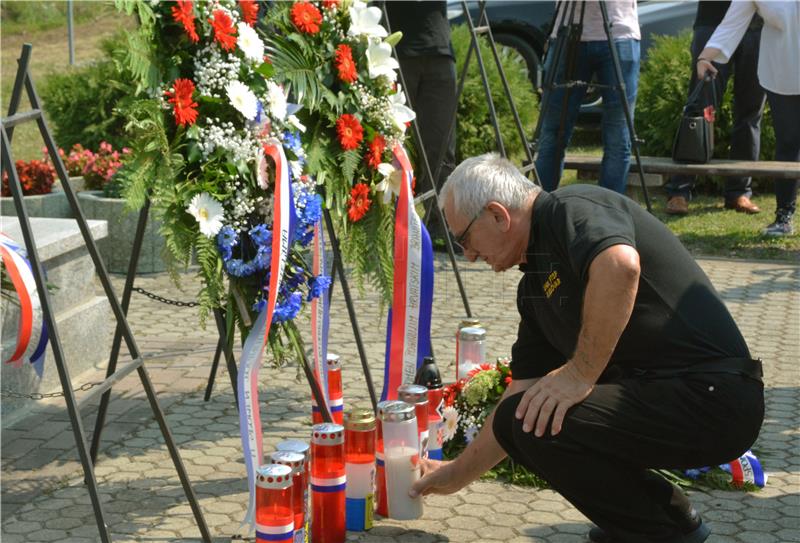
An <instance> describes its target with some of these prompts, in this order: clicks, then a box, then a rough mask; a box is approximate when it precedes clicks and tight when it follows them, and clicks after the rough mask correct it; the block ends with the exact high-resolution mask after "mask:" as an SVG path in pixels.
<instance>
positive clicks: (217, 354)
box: [203, 337, 224, 402]
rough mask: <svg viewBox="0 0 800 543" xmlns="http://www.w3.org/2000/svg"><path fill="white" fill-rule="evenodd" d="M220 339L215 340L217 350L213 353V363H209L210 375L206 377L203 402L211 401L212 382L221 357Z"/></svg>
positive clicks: (221, 346) (221, 345)
mask: <svg viewBox="0 0 800 543" xmlns="http://www.w3.org/2000/svg"><path fill="white" fill-rule="evenodd" d="M223 348H224V346H223V344H222V337H220V338H219V339H218V340H217V350H216V351H214V361H213V362H212V363H211V373H210V374H209V375H208V384H207V385H206V393H205V394H204V395H203V401H206V402H207V401H208V400H210V399H211V391H212V390H213V389H214V380H215V379H216V377H217V368H218V367H219V357H220V356H221V355H222V349H223Z"/></svg>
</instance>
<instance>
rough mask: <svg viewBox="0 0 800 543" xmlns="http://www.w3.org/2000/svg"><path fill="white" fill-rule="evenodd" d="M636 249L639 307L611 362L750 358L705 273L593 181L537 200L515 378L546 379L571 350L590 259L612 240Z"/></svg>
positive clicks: (665, 364) (646, 218)
mask: <svg viewBox="0 0 800 543" xmlns="http://www.w3.org/2000/svg"><path fill="white" fill-rule="evenodd" d="M619 244H624V245H630V246H631V247H634V248H635V249H636V250H637V251H638V253H639V261H640V265H641V274H640V278H639V289H638V292H637V294H636V300H635V303H634V308H633V313H632V315H631V318H630V321H629V322H628V325H627V327H626V328H625V330H624V331H623V333H622V336H621V337H620V339H619V343H618V344H617V347H616V349H615V350H614V353H613V354H612V356H611V360H610V362H609V367H611V366H613V365H615V364H619V365H621V366H625V367H630V368H662V369H663V368H672V367H686V366H690V365H692V364H694V363H697V362H703V361H709V360H714V359H719V358H728V357H749V356H750V354H749V351H748V349H747V344H746V343H745V341H744V338H743V337H742V334H741V333H740V332H739V329H738V327H737V326H736V323H735V322H734V320H733V317H731V315H730V313H729V312H728V310H727V308H726V307H725V304H724V303H723V302H722V299H721V298H720V296H719V294H718V293H717V292H716V290H714V287H713V286H712V285H711V282H710V281H709V279H708V277H707V276H706V274H705V273H704V272H703V270H701V269H700V267H699V266H698V265H697V263H696V262H695V261H694V259H693V258H692V256H691V255H690V254H689V252H688V251H687V250H686V249H685V248H684V247H683V245H681V243H680V242H679V241H678V239H677V238H676V237H675V236H674V235H673V234H672V233H671V232H670V231H669V230H668V229H667V227H666V226H664V225H663V224H661V222H659V221H658V220H657V219H656V218H655V217H653V216H652V215H650V214H649V213H647V211H645V210H643V209H642V208H641V207H639V205H637V204H636V203H635V202H633V201H632V200H630V199H628V198H626V197H624V196H621V195H619V194H617V193H615V192H612V191H610V190H606V189H603V188H600V187H596V186H592V185H570V186H567V187H564V188H560V189H558V190H556V191H554V192H552V193H549V194H548V193H545V192H542V193H540V194H539V195H538V197H537V198H536V201H535V202H534V205H533V220H532V221H531V233H530V242H529V244H528V249H527V263H526V264H523V265H521V266H520V270H521V271H523V272H524V276H523V278H522V280H520V282H519V288H518V291H517V307H518V309H519V313H520V316H521V318H522V319H521V322H520V325H519V332H518V335H517V341H516V343H515V344H514V346H513V348H512V351H511V352H512V363H511V367H512V371H513V376H514V378H515V379H526V378H530V377H540V376H542V375H545V374H547V373H548V372H550V371H551V370H553V369H555V368H557V367H559V366H561V365H563V364H564V363H565V362H566V361H567V360H568V359H569V358H570V357H571V356H572V354H573V353H574V351H575V347H576V344H577V340H578V333H579V331H580V328H581V310H582V305H583V295H584V291H585V289H586V283H587V281H588V275H589V265H590V264H591V263H592V260H593V259H594V257H596V256H597V255H598V254H599V253H600V252H602V251H603V250H605V249H607V248H609V247H611V246H613V245H619Z"/></svg>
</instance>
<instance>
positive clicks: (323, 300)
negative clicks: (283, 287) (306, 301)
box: [311, 219, 331, 411]
mask: <svg viewBox="0 0 800 543" xmlns="http://www.w3.org/2000/svg"><path fill="white" fill-rule="evenodd" d="M326 269H327V268H326V263H325V234H324V231H323V228H322V220H321V219H320V221H319V222H318V223H317V224H316V225H315V226H314V260H313V264H312V271H313V274H314V277H319V276H320V275H323V274H325V271H326ZM329 324H330V298H329V297H328V294H327V292H323V293H322V294H320V295H319V296H317V297H316V298H314V299H313V300H311V339H312V342H313V344H314V376H315V377H316V378H317V382H318V384H319V388H320V390H321V391H322V397H323V399H324V401H325V405H326V407H328V410H329V411H330V401H331V399H330V397H329V393H330V392H329V390H328V327H329Z"/></svg>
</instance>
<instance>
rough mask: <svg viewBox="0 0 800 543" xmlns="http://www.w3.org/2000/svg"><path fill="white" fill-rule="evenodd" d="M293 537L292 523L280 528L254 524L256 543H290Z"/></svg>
mask: <svg viewBox="0 0 800 543" xmlns="http://www.w3.org/2000/svg"><path fill="white" fill-rule="evenodd" d="M293 536H294V522H291V523H289V524H284V525H282V526H269V525H266V524H256V542H257V543H259V542H265V543H269V542H275V541H288V542H291V541H292V538H293Z"/></svg>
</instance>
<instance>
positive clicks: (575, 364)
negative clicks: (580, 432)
mask: <svg viewBox="0 0 800 543" xmlns="http://www.w3.org/2000/svg"><path fill="white" fill-rule="evenodd" d="M640 271H641V270H640V267H639V253H638V252H636V249H634V248H633V247H631V246H629V245H613V246H611V247H609V248H608V249H606V250H604V251H603V252H601V253H600V254H598V255H597V256H596V257H595V258H594V260H592V263H591V264H590V265H589V280H588V282H587V284H586V293H585V295H584V299H583V314H582V319H581V330H580V333H579V335H578V343H577V345H576V348H575V353H574V354H573V355H572V358H570V359H569V360H568V361H567V362H566V364H564V365H563V366H561V367H560V368H558V369H556V370H553V371H551V372H550V373H548V374H547V375H545V376H544V377H542V378H541V379H540V380H539V381H538V382H537V383H536V384H535V385H534V386H532V387H530V388H529V389H528V390H527V391H526V392H525V394H524V395H523V396H522V399H521V400H520V402H519V406H518V407H517V411H516V416H517V418H518V419H523V418H524V421H523V425H522V429H523V431H525V432H530V431H531V430H533V429H534V428H535V430H536V431H535V435H536V436H538V437H541V436H543V435H544V432H545V430H546V429H547V424H548V422H549V421H550V418H551V416H552V418H553V423H552V427H551V434H552V435H556V434H558V433H559V432H560V431H561V426H562V423H563V422H564V416H565V415H566V412H567V410H568V409H569V408H570V407H572V406H573V405H575V404H577V403H580V402H582V401H583V400H585V399H586V397H587V396H588V395H589V394H590V393H591V392H592V389H593V388H594V384H595V383H596V382H597V379H599V378H600V375H601V374H602V373H603V370H605V368H606V366H607V365H608V361H609V359H610V358H611V354H612V353H613V352H614V349H615V348H616V346H617V342H618V341H619V337H620V336H621V335H622V332H623V331H624V330H625V327H626V326H627V325H628V320H629V319H630V317H631V313H632V312H633V304H634V301H635V300H636V293H637V292H638V289H639V273H640Z"/></svg>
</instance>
